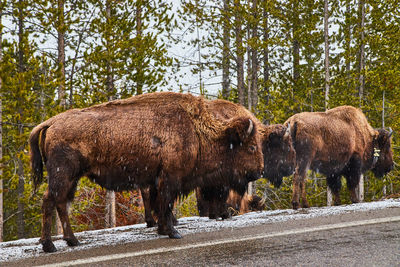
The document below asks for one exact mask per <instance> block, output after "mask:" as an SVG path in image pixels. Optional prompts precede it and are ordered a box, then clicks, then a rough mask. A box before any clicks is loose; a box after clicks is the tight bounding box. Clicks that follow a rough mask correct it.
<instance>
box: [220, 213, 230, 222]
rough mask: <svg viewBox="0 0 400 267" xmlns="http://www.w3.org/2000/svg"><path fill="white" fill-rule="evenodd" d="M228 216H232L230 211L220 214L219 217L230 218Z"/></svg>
mask: <svg viewBox="0 0 400 267" xmlns="http://www.w3.org/2000/svg"><path fill="white" fill-rule="evenodd" d="M230 218H232V215H231V214H230V213H228V212H227V213H223V214H221V219H222V220H226V219H230Z"/></svg>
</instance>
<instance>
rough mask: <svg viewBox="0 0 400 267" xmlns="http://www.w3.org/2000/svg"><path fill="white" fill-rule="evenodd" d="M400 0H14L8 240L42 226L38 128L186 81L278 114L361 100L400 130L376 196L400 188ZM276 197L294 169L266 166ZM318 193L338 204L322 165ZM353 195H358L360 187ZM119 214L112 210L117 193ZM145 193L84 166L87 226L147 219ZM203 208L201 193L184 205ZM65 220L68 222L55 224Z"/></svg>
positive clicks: (3, 210) (5, 175) (4, 20)
mask: <svg viewBox="0 0 400 267" xmlns="http://www.w3.org/2000/svg"><path fill="white" fill-rule="evenodd" d="M399 5H400V3H399V2H398V1H397V0H353V1H350V0H318V1H314V0H296V1H294V0H287V1H283V0H269V1H262V0H221V1H209V0H197V1H189V0H175V1H172V0H170V1H162V0H148V1H143V0H137V1H133V0H118V1H117V0H115V1H112V0H103V1H94V0H57V1H55V0H7V1H5V0H2V1H1V3H0V16H1V17H0V18H1V27H0V68H1V71H0V118H1V120H0V126H1V127H0V158H1V168H0V241H1V240H4V241H7V240H12V239H20V238H27V237H33V236H39V233H40V227H41V196H42V195H43V192H44V190H45V189H46V186H47V185H46V184H44V185H42V187H41V188H40V189H39V192H38V194H36V195H33V191H32V189H33V186H32V181H31V170H30V166H29V148H28V143H27V140H28V136H29V133H30V131H31V130H32V128H33V127H34V126H35V125H37V124H39V123H40V122H42V121H44V120H46V119H47V118H49V117H51V116H54V115H55V114H57V113H59V112H62V111H64V110H67V109H71V108H81V107H87V106H90V105H93V104H96V103H101V102H104V101H108V100H112V99H117V98H126V97H129V96H131V95H137V94H142V93H148V92H154V91H160V90H164V91H166V90H172V91H177V92H190V93H193V94H197V95H204V96H205V97H208V98H216V97H219V98H225V99H229V100H231V101H234V102H238V103H241V104H242V105H244V106H246V107H247V108H249V109H250V110H251V111H253V112H254V113H255V114H256V116H257V117H258V118H259V119H260V120H261V121H263V122H264V123H267V124H273V123H283V122H284V121H285V120H286V119H287V118H288V117H290V116H291V115H293V114H295V113H298V112H303V111H324V110H326V109H328V108H332V107H335V106H339V105H345V104H347V105H353V106H356V107H359V108H361V109H362V110H363V112H364V113H365V114H366V116H367V117H368V120H369V121H370V123H371V125H372V126H373V127H382V126H383V127H385V126H390V127H391V128H392V129H393V130H394V132H395V134H394V138H393V150H394V155H395V158H394V160H395V162H396V164H395V170H394V171H392V172H391V173H390V174H388V175H386V176H385V178H384V179H376V178H375V177H374V176H373V174H372V173H367V174H366V175H365V184H364V189H365V201H371V200H377V199H381V198H383V197H390V196H392V197H393V196H397V197H398V196H399V194H400V179H399V174H400V173H399V168H398V164H397V162H399V156H400V151H399V140H398V132H399V130H400V120H399V116H400V6H399ZM256 190H257V194H259V195H260V196H263V197H264V198H265V199H266V204H267V208H268V209H276V208H290V207H291V205H290V203H291V200H290V198H291V179H290V177H288V178H285V180H284V183H283V186H282V187H281V188H280V189H275V188H273V187H272V186H271V185H270V184H269V183H268V182H266V181H265V180H264V179H260V180H258V181H257V183H256ZM307 192H308V197H309V201H310V204H311V205H313V206H324V205H326V182H325V179H324V177H321V176H319V175H318V174H315V173H311V172H310V173H309V179H308V181H307ZM341 194H342V199H343V200H344V202H345V203H350V200H349V196H348V192H347V191H346V190H342V193H341ZM110 197H111V198H116V202H115V203H116V204H115V205H116V219H114V221H112V220H111V221H110V219H106V217H107V216H108V215H107V216H106V214H108V213H109V212H110V211H109V209H107V207H106V200H105V199H107V198H110ZM140 203H141V199H140V194H139V193H138V192H135V191H134V192H125V193H118V194H116V195H115V196H114V195H113V194H111V193H109V192H106V191H105V190H103V189H101V188H99V187H98V186H96V185H94V184H92V183H91V182H90V181H88V180H87V179H82V180H81V182H80V184H79V187H78V191H77V193H76V198H75V201H74V203H73V205H72V207H71V210H70V212H71V219H72V221H73V227H74V229H75V230H88V229H96V228H100V227H104V226H107V225H108V226H113V225H124V224H131V223H137V222H143V207H142V206H141V204H140ZM194 214H196V206H195V198H194V197H193V195H192V196H189V198H187V199H186V200H183V201H180V202H179V203H178V208H177V215H178V216H187V215H194ZM55 231H57V227H55Z"/></svg>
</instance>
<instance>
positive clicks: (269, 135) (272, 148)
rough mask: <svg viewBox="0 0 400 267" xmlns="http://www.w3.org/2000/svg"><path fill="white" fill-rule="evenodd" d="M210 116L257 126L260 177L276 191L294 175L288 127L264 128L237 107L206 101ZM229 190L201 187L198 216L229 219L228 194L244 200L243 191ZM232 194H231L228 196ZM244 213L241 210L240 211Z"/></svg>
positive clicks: (278, 125)
mask: <svg viewBox="0 0 400 267" xmlns="http://www.w3.org/2000/svg"><path fill="white" fill-rule="evenodd" d="M207 107H208V109H209V110H210V112H211V113H212V114H213V115H214V116H215V117H216V118H217V119H221V120H226V121H227V120H230V119H232V118H234V117H237V116H250V117H251V118H252V119H253V120H254V121H255V122H256V124H257V126H258V134H259V136H260V139H261V144H262V152H263V157H264V172H263V176H264V177H265V178H267V179H268V180H269V181H270V182H271V183H273V184H274V186H275V187H279V186H280V184H281V182H282V177H283V176H289V175H291V174H292V173H293V171H294V167H295V163H296V161H295V159H296V157H295V151H294V148H293V145H292V138H291V135H290V126H284V125H281V124H277V125H268V126H266V125H263V124H262V123H261V122H260V121H259V120H258V119H257V118H256V117H255V116H254V115H253V114H252V113H251V112H250V111H248V110H247V109H246V108H244V107H243V106H241V105H239V104H235V103H232V102H229V101H226V100H222V99H218V100H212V101H207ZM230 189H231V188H228V187H213V188H210V187H202V188H200V189H199V190H198V191H197V192H196V193H197V194H196V196H197V206H198V209H199V214H200V216H208V217H209V218H211V219H212V218H217V217H221V218H223V219H225V218H228V217H229V216H230V215H229V213H228V204H229V203H227V202H226V201H227V199H228V196H229V195H230V194H231V195H232V194H236V193H238V195H237V196H236V198H237V197H240V196H242V197H243V196H244V194H245V190H243V191H240V192H239V191H236V192H233V191H232V190H230ZM230 191H232V192H230ZM243 210H244V209H243Z"/></svg>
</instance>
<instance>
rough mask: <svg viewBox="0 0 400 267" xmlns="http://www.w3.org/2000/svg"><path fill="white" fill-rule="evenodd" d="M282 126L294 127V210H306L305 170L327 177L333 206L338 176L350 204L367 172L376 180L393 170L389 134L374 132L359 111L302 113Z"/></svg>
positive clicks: (345, 108)
mask: <svg viewBox="0 0 400 267" xmlns="http://www.w3.org/2000/svg"><path fill="white" fill-rule="evenodd" d="M285 124H290V125H291V126H292V127H293V131H292V139H293V143H294V147H295V150H296V171H295V174H294V178H293V196H292V205H293V208H294V209H297V208H299V207H300V203H299V202H300V195H301V199H302V207H304V208H306V207H309V205H308V202H307V199H306V189H305V176H306V173H307V170H308V169H311V170H314V171H317V172H320V173H322V174H324V175H326V177H327V184H328V186H329V188H330V189H331V190H332V193H333V196H334V202H335V205H339V204H340V203H341V201H340V197H339V191H340V188H341V176H342V175H343V176H344V177H345V178H346V181H347V187H348V188H349V190H350V194H351V200H352V202H359V199H358V197H357V194H356V186H357V185H358V183H359V181H360V177H361V174H363V173H364V172H366V171H367V170H372V172H373V173H374V174H375V175H376V176H377V177H382V176H383V175H384V174H386V173H387V172H389V171H390V170H392V168H393V152H392V149H391V135H392V132H391V131H390V132H389V131H386V130H384V129H378V130H375V129H373V128H372V127H371V125H370V124H369V123H368V121H367V118H366V117H365V115H364V114H363V113H362V111H361V110H359V109H357V108H354V107H352V106H341V107H337V108H333V109H330V110H328V111H326V112H303V113H299V114H296V115H294V116H292V117H290V118H289V119H288V120H287V121H286V122H285Z"/></svg>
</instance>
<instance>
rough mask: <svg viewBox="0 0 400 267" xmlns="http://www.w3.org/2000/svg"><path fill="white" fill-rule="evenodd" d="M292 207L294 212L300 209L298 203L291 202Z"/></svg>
mask: <svg viewBox="0 0 400 267" xmlns="http://www.w3.org/2000/svg"><path fill="white" fill-rule="evenodd" d="M292 206H293V209H294V210H297V209H299V208H300V204H299V202H295V201H293V202H292Z"/></svg>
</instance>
